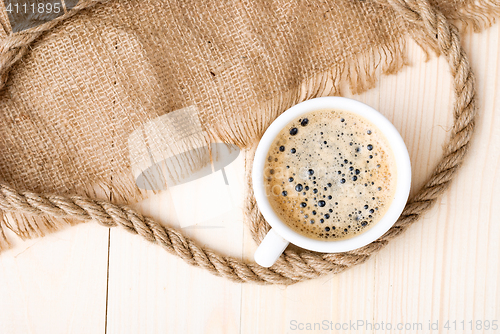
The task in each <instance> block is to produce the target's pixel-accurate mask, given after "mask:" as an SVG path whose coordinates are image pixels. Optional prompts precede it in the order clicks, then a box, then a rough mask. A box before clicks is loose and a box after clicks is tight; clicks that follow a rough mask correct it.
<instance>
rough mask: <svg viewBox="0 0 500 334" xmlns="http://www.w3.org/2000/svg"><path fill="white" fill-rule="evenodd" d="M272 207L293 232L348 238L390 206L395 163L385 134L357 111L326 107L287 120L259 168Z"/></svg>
mask: <svg viewBox="0 0 500 334" xmlns="http://www.w3.org/2000/svg"><path fill="white" fill-rule="evenodd" d="M264 185H265V188H266V194H267V196H268V199H269V202H270V204H271V207H272V208H273V210H274V211H275V212H276V213H277V214H278V216H279V217H280V218H281V219H282V221H283V222H285V223H286V224H287V225H288V226H289V227H290V228H292V229H293V230H294V231H296V232H298V233H300V234H302V235H305V236H307V237H310V238H313V239H319V240H338V239H347V238H351V237H353V236H355V235H356V234H359V233H362V232H363V231H366V230H367V229H369V228H370V227H372V226H373V225H375V224H376V223H377V222H378V221H379V220H380V219H381V217H383V215H384V214H385V212H386V211H387V209H388V207H389V205H390V204H391V202H392V200H393V198H394V194H395V188H396V164H395V159H394V156H393V153H392V151H391V150H390V146H389V144H388V142H387V139H386V138H385V136H384V135H383V133H382V132H381V131H380V130H379V129H378V128H377V127H375V126H374V125H373V124H372V123H371V122H370V121H368V120H367V119H365V118H362V117H360V116H358V115H356V114H354V113H351V112H346V111H340V110H333V109H325V110H318V111H313V112H309V113H307V114H305V115H302V116H301V117H298V118H297V119H295V120H293V121H292V122H290V123H289V124H288V125H287V126H286V127H285V128H283V129H282V130H281V131H280V133H279V134H278V135H277V136H276V138H275V139H274V141H273V143H272V145H271V147H270V149H269V152H268V155H267V162H266V165H265V170H264Z"/></svg>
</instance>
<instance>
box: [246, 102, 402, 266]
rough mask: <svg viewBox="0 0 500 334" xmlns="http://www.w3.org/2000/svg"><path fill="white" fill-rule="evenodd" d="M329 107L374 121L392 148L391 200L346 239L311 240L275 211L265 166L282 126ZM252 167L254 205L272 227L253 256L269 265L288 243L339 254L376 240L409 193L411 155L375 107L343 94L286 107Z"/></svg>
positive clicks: (399, 209) (272, 127) (396, 216)
mask: <svg viewBox="0 0 500 334" xmlns="http://www.w3.org/2000/svg"><path fill="white" fill-rule="evenodd" d="M329 108H331V109H335V110H338V111H347V112H352V113H355V114H357V115H359V116H361V117H362V118H365V119H367V120H368V121H370V122H371V123H373V124H374V125H375V126H376V127H377V128H378V130H379V131H381V132H382V133H383V134H384V135H385V137H386V139H387V142H388V143H389V145H390V147H391V149H392V152H393V154H394V158H395V163H396V171H397V173H396V174H397V176H396V190H395V193H394V199H393V200H392V202H391V204H390V206H389V208H388V209H387V211H386V213H385V214H384V216H383V217H382V218H381V219H380V220H379V221H378V222H377V223H376V224H375V225H373V226H372V227H371V228H369V229H368V230H366V231H364V232H362V233H360V234H358V235H355V236H353V237H352V238H349V239H341V240H332V241H322V240H316V239H311V238H308V237H306V236H304V235H301V234H299V233H297V232H295V231H294V230H292V229H291V228H290V227H288V226H287V225H286V224H285V223H284V222H283V221H282V220H281V218H280V217H279V216H278V215H277V214H276V213H275V212H274V210H273V209H272V207H271V205H270V203H269V199H268V197H267V196H266V192H265V186H264V166H265V162H266V158H267V154H268V152H269V148H270V146H271V144H272V143H273V141H274V139H275V138H276V136H277V135H278V134H279V132H280V131H281V130H282V129H283V128H284V127H285V126H287V125H288V124H289V123H290V122H291V121H293V120H294V119H296V118H297V117H299V116H301V115H303V114H305V113H308V112H311V111H314V110H321V109H329ZM252 168H253V170H252V186H253V191H254V195H255V199H256V201H257V206H258V207H259V210H260V212H261V213H262V215H263V216H264V218H265V219H266V220H267V222H268V223H269V225H271V227H272V228H271V230H270V231H269V233H268V234H267V235H266V237H265V238H264V240H262V243H261V244H260V246H259V247H258V248H257V251H256V252H255V255H254V258H255V261H256V262H257V263H258V264H260V265H261V266H263V267H270V266H272V265H273V264H274V262H276V260H277V259H278V258H279V256H280V255H281V254H282V253H283V251H284V250H285V248H286V247H287V246H288V244H289V243H292V244H295V245H297V246H299V247H302V248H304V249H308V250H312V251H317V252H323V253H339V252H346V251H350V250H353V249H356V248H360V247H363V246H365V245H367V244H369V243H371V242H373V241H375V240H377V239H378V238H379V237H381V236H382V235H383V234H384V233H386V232H387V231H388V230H389V229H390V228H391V226H392V225H394V223H395V222H396V221H397V219H398V218H399V216H400V215H401V212H402V211H403V209H404V207H405V204H406V201H407V200H408V196H409V193H410V184H411V164H410V157H409V155H408V150H407V149H406V145H405V143H404V141H403V138H401V135H400V134H399V132H398V130H396V128H395V127H394V125H392V123H391V122H390V121H389V120H387V118H385V117H384V116H383V115H382V114H381V113H379V112H378V111H376V110H375V109H373V108H371V107H369V106H367V105H366V104H364V103H361V102H359V101H356V100H352V99H348V98H344V97H319V98H315V99H311V100H307V101H304V102H302V103H299V104H297V105H295V106H293V107H291V108H290V109H288V110H286V111H285V112H284V113H283V114H281V115H280V116H279V117H278V118H276V120H274V122H273V123H272V124H271V125H270V126H269V128H268V129H267V130H266V132H265V133H264V135H263V136H262V138H261V140H260V142H259V145H258V147H257V150H256V152H255V157H254V162H253V167H252Z"/></svg>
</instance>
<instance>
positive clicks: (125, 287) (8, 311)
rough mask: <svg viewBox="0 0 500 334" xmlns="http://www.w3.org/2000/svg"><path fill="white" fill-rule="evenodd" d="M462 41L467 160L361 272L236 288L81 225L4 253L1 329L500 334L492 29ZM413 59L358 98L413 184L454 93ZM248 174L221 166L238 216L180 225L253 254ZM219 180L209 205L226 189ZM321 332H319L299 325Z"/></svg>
mask: <svg viewBox="0 0 500 334" xmlns="http://www.w3.org/2000/svg"><path fill="white" fill-rule="evenodd" d="M463 43H464V45H465V49H466V51H467V52H468V54H469V56H470V59H471V62H472V65H473V68H474V71H475V74H476V77H477V92H478V103H479V111H480V112H479V116H478V119H477V130H476V134H475V138H474V139H473V144H472V147H471V149H470V153H469V154H468V156H467V160H466V162H465V164H464V166H463V167H462V169H461V170H460V172H459V174H458V176H457V178H456V179H455V180H454V182H453V183H452V186H451V188H449V190H448V191H447V192H446V193H445V194H444V195H443V196H442V197H441V200H440V201H439V203H437V205H435V206H434V207H433V209H432V210H431V211H430V212H428V213H427V214H426V215H425V217H424V218H423V219H421V220H419V221H418V222H417V223H415V224H414V225H413V226H412V227H411V228H409V229H408V231H406V232H405V233H404V234H403V235H401V236H400V237H398V238H396V239H395V240H393V241H391V242H390V244H389V245H388V246H387V247H385V248H384V249H383V250H382V251H381V252H380V253H378V254H377V255H375V256H373V257H372V258H371V259H370V260H368V261H367V262H365V263H364V264H361V265H358V266H357V267H354V268H352V269H350V270H348V271H346V272H343V273H341V274H339V275H335V276H333V275H331V276H327V277H323V278H321V279H317V280H313V281H308V282H304V283H300V284H296V285H294V286H289V287H283V286H258V285H251V284H236V283H232V282H229V281H227V280H225V279H222V278H219V277H214V276H212V275H210V274H208V273H206V272H205V271H203V270H201V269H199V268H193V267H190V266H188V265H187V264H185V263H184V262H183V261H182V260H180V259H178V258H176V257H174V256H172V255H170V254H168V253H166V252H165V251H164V250H163V249H161V248H160V247H158V246H155V245H152V244H149V243H148V242H146V241H145V240H143V239H142V238H140V237H138V236H134V235H131V234H129V233H128V232H126V231H124V230H122V229H120V228H112V229H106V228H104V227H102V226H99V225H97V224H95V223H88V224H80V225H79V226H75V227H72V228H69V229H66V230H64V231H61V232H59V233H55V234H53V235H50V236H48V237H45V238H41V239H35V240H28V241H21V240H19V239H16V244H15V247H14V248H13V249H11V250H9V251H6V252H4V253H3V254H1V255H0V332H1V333H51V334H55V333H239V332H241V333H285V332H287V333H295V332H297V333H301V332H307V333H313V332H320V333H335V332H337V331H336V330H335V328H337V329H339V326H340V328H343V330H341V332H342V333H358V332H359V333H374V332H376V333H383V332H393V333H397V332H402V333H415V332H421V333H429V332H431V330H429V326H430V324H432V329H435V328H436V327H435V326H436V325H437V326H439V330H433V331H432V333H438V332H440V333H462V332H466V333H471V332H474V333H483V332H484V333H495V332H496V333H499V332H500V328H499V329H497V330H496V331H493V330H492V328H493V326H494V325H495V324H496V326H499V327H500V324H499V323H500V272H499V267H500V256H499V254H500V243H499V240H500V210H499V207H500V80H499V78H500V25H498V24H496V25H494V26H493V27H491V28H489V29H487V30H485V31H484V32H482V33H481V34H466V35H465V36H464V37H463ZM408 52H409V58H410V59H411V62H412V66H410V67H406V68H405V69H404V70H403V71H401V72H400V73H399V74H397V75H394V76H388V77H387V76H383V77H381V78H380V80H379V82H378V83H377V87H376V88H375V89H372V90H370V91H369V92H367V93H365V94H362V95H360V96H355V97H354V98H356V99H358V100H360V101H363V102H365V103H367V104H369V105H371V106H373V107H374V108H376V109H378V110H380V111H381V112H382V113H383V114H384V115H386V116H387V117H388V118H389V119H390V120H391V121H392V122H393V123H394V125H395V126H396V127H397V128H398V130H399V131H400V132H401V134H402V136H403V138H404V140H405V142H406V143H407V146H408V149H409V152H410V156H411V160H412V168H413V171H414V176H413V185H414V189H415V188H416V187H418V186H420V185H421V184H422V182H423V181H424V179H425V178H426V176H428V175H429V173H430V172H431V171H432V170H433V168H434V166H435V164H436V162H437V161H438V159H439V158H440V156H441V151H442V144H443V141H444V139H445V138H446V136H447V131H448V129H449V128H450V124H451V121H452V119H451V107H452V100H453V94H452V90H451V86H450V83H451V76H450V74H449V68H448V65H447V63H446V62H445V60H444V59H443V58H442V57H441V58H435V57H434V58H432V59H431V60H430V61H429V62H427V63H425V62H424V61H423V60H424V54H423V52H422V51H421V50H420V49H419V47H418V46H416V44H414V43H413V42H411V41H410V42H409V43H408ZM346 95H347V96H350V95H349V93H347V92H346ZM243 166H244V161H243V159H242V155H240V157H239V158H238V159H237V160H236V161H235V162H234V163H233V164H232V165H230V166H229V167H228V168H226V171H227V172H228V178H229V183H230V187H231V189H230V191H231V193H230V194H231V196H230V197H231V199H232V203H233V209H232V210H231V211H229V212H226V213H225V214H224V215H223V216H222V217H219V218H217V219H212V220H211V221H210V222H209V223H208V226H207V223H206V222H205V225H203V226H191V227H187V228H183V230H184V231H185V233H187V234H188V235H190V236H192V237H193V238H195V239H196V240H199V241H200V242H202V243H205V244H207V245H209V246H210V247H212V248H214V249H216V250H218V251H220V252H222V253H225V254H230V255H233V256H238V257H243V258H247V259H250V258H252V254H253V251H254V250H255V248H256V245H255V244H254V242H253V240H252V239H251V237H250V235H249V232H248V230H247V229H246V227H245V226H244V225H243V223H242V212H241V207H242V205H243V185H244V183H245V180H244V178H243ZM196 182H202V181H201V180H199V181H196ZM197 184H198V186H199V187H202V186H201V185H200V184H201V183H197ZM220 184H221V186H220V187H216V188H214V190H213V192H212V193H213V194H214V195H215V196H218V195H217V192H225V191H226V192H227V191H228V189H227V188H224V187H225V185H224V184H223V183H220ZM191 186H193V185H191ZM226 195H227V193H226ZM181 198H182V196H181ZM180 205H181V204H179V203H177V204H175V203H174V202H173V200H172V193H171V192H170V191H166V192H163V193H161V194H159V195H158V196H154V197H152V198H150V199H148V200H146V201H144V202H143V203H140V207H141V208H142V210H143V212H144V213H145V214H148V215H151V216H153V217H154V218H156V219H158V220H159V221H161V222H162V223H165V224H170V225H174V226H175V225H176V224H179V221H180V218H179V215H177V214H176V213H175V212H176V209H177V211H179V206H180ZM210 226H211V227H210ZM470 321H472V322H470ZM493 321H494V322H493ZM315 323H318V324H317V325H316V329H318V325H319V327H320V329H319V330H317V331H314V330H306V329H307V328H308V327H307V325H308V324H310V326H311V328H313V329H314V326H315ZM388 323H390V324H391V325H390V326H391V327H392V331H388V330H387V327H388ZM352 324H356V326H357V327H352ZM398 324H401V325H398ZM471 324H472V327H473V329H474V330H473V331H472V330H470V326H471ZM446 325H448V329H447V328H446V327H445V326H446ZM488 325H489V328H490V329H489V330H485V328H486V327H487V326H488ZM382 326H383V327H382ZM397 326H400V327H401V326H402V327H403V330H401V331H399V330H397V328H398V327H397ZM420 326H421V327H420ZM455 326H456V328H457V329H456V330H455V329H454V328H455ZM462 326H465V327H466V328H467V330H465V331H463V330H461V328H462ZM326 327H328V328H330V329H324V328H326ZM301 328H303V330H300V329H301ZM405 328H406V330H405ZM418 328H421V330H418Z"/></svg>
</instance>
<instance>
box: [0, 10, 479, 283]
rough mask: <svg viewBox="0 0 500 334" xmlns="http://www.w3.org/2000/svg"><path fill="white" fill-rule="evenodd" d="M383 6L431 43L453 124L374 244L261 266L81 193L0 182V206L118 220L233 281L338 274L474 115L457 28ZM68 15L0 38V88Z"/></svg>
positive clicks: (262, 226) (462, 148)
mask: <svg viewBox="0 0 500 334" xmlns="http://www.w3.org/2000/svg"><path fill="white" fill-rule="evenodd" d="M98 2H101V1H95V0H93V1H85V2H83V3H82V4H81V5H79V6H78V8H75V9H74V10H73V11H71V12H70V14H71V15H74V14H75V13H76V12H78V11H79V10H81V9H83V8H88V7H90V6H92V5H94V4H95V3H98ZM386 4H389V5H390V6H392V8H393V9H394V10H395V11H396V12H397V13H398V14H399V15H401V16H402V17H403V18H405V19H406V20H408V21H410V22H411V23H413V24H415V25H417V26H419V27H421V28H422V33H423V34H424V35H425V36H426V38H427V39H428V40H429V41H432V43H433V44H435V45H436V47H437V49H438V50H439V51H440V52H441V53H442V54H443V55H444V56H445V57H446V59H447V61H448V63H449V65H450V68H451V73H452V75H453V78H454V91H455V95H456V101H455V106H454V125H453V128H452V131H451V134H450V139H449V141H448V142H447V143H446V145H445V148H444V153H443V154H444V156H443V158H442V160H441V161H440V163H439V164H438V166H437V167H436V169H435V171H434V173H433V174H432V176H431V177H430V178H429V180H428V181H427V182H426V184H425V185H424V186H423V187H422V189H420V191H419V192H418V193H417V195H416V196H414V197H413V198H412V199H411V200H410V201H409V202H408V203H407V205H406V207H405V209H404V211H403V214H402V215H401V217H400V218H399V219H398V221H397V222H396V223H395V224H394V226H393V227H392V228H391V229H390V230H389V231H388V232H387V233H386V234H384V235H383V236H382V237H381V238H379V239H378V240H376V241H375V242H373V243H371V244H369V245H366V246H365V247H362V248H360V249H356V250H353V251H350V252H346V253H338V254H322V253H315V252H310V251H302V252H297V251H294V250H291V249H288V250H286V251H285V252H284V254H283V255H282V256H281V257H280V258H279V259H278V261H277V262H276V263H275V264H274V265H273V266H272V267H271V268H263V267H261V266H259V265H257V264H256V263H247V262H244V261H242V260H240V259H237V258H233V257H228V256H221V255H219V254H217V253H215V252H213V251H212V250H210V249H206V248H203V247H201V246H199V245H198V244H197V243H195V242H194V241H192V240H190V239H189V238H186V237H185V236H184V235H183V234H182V233H181V232H179V231H177V230H175V229H173V228H170V227H164V226H162V225H160V224H158V223H157V222H155V221H154V220H152V219H150V218H148V217H144V216H143V215H141V214H140V213H139V212H137V211H135V210H133V209H131V208H130V207H128V206H125V205H117V204H113V203H111V202H109V201H104V200H94V199H91V198H87V197H81V196H57V195H43V194H37V193H32V192H22V191H16V190H15V189H13V188H11V187H10V186H9V185H7V184H4V183H0V209H1V210H3V211H8V212H23V213H27V214H31V215H35V216H41V215H42V216H43V215H50V216H54V217H58V218H77V219H80V220H84V221H89V220H96V221H97V222H98V223H100V224H101V225H104V226H106V227H112V226H118V225H119V226H122V227H123V228H125V229H126V230H128V231H129V232H131V233H134V234H138V235H140V236H142V237H144V238H145V239H146V240H148V241H150V242H152V243H156V244H159V245H160V246H162V247H163V248H164V249H165V250H166V251H168V252H169V253H171V254H174V255H177V256H179V257H180V258H181V259H183V260H184V261H186V262H187V263H189V264H191V265H194V266H199V267H201V268H204V269H206V270H208V271H209V272H210V273H212V274H214V275H218V276H222V277H226V278H228V279H230V280H232V281H235V282H254V283H261V284H293V283H296V282H299V281H302V280H306V279H311V278H317V277H319V276H321V275H325V274H328V273H339V272H341V271H343V270H346V269H348V268H350V267H352V266H354V265H356V264H360V263H362V262H364V261H366V260H367V259H368V258H369V257H370V256H371V255H372V254H374V253H376V252H377V251H379V250H380V249H381V248H382V247H384V246H385V245H386V244H387V243H388V242H389V241H390V240H391V239H392V238H395V237H396V236H398V235H399V234H401V233H403V232H404V231H405V230H406V229H407V228H408V227H409V226H410V225H411V224H412V223H413V222H415V221H416V220H417V219H418V218H419V217H420V215H422V214H423V213H424V212H426V211H427V210H428V209H429V208H430V207H431V206H432V204H434V203H435V202H436V199H437V198H438V196H439V195H440V194H442V193H443V191H444V190H445V189H446V188H447V187H448V185H449V183H450V181H451V179H452V178H453V176H454V175H455V173H456V172H457V170H458V168H459V166H460V164H461V163H462V161H463V159H464V156H465V154H466V152H467V149H468V147H469V143H470V139H471V137H472V133H473V129H474V117H475V113H476V106H475V91H474V75H473V73H472V70H471V67H470V64H469V62H468V60H467V57H466V54H465V52H464V51H463V49H462V47H461V45H460V38H459V34H458V31H457V29H456V28H455V27H454V26H453V25H451V24H450V23H449V22H448V21H447V20H446V18H445V16H444V15H443V14H442V13H440V12H439V11H437V10H436V9H435V8H434V7H432V6H431V5H430V4H429V2H428V0H387V3H386ZM71 15H65V16H63V17H62V18H60V20H55V21H52V22H49V23H47V24H44V25H43V26H41V27H40V28H39V29H38V30H35V31H34V32H30V33H27V34H24V35H18V36H17V37H16V36H10V37H9V38H8V40H7V41H5V42H4V43H3V45H2V46H1V54H0V76H1V81H0V87H1V86H2V85H5V81H6V79H5V78H6V76H7V73H8V70H9V68H10V67H11V66H12V65H13V64H14V63H15V62H16V61H18V60H19V59H20V58H22V56H23V55H24V54H25V53H26V52H27V49H28V45H29V44H30V43H31V42H32V41H33V40H35V39H36V38H37V37H38V36H40V34H41V33H42V32H43V31H46V30H49V29H51V28H52V27H53V26H55V25H56V24H57V23H58V22H59V21H62V20H63V19H64V18H66V17H69V16H71ZM247 166H251V164H247ZM249 170H250V167H247V176H248V177H250V175H251V173H250V172H249ZM245 213H246V215H247V217H249V218H250V226H249V227H250V231H251V233H252V236H253V237H254V239H255V240H256V241H257V242H260V241H261V240H262V239H263V237H264V236H265V234H266V233H267V231H268V230H269V225H268V224H267V222H266V221H265V220H264V218H263V217H262V215H261V214H260V212H259V211H258V208H257V206H256V203H255V199H254V198H253V193H252V191H251V188H250V190H249V191H248V201H247V207H246V212H245Z"/></svg>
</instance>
